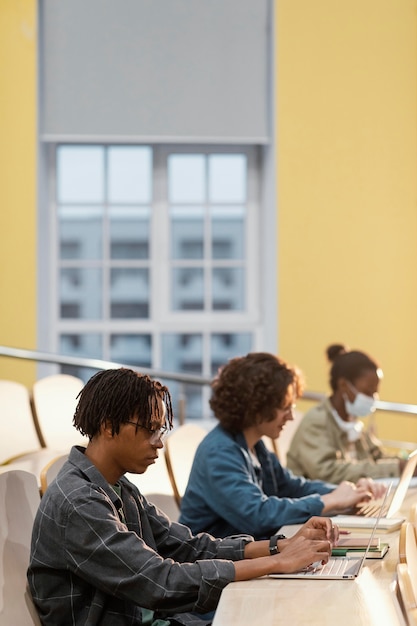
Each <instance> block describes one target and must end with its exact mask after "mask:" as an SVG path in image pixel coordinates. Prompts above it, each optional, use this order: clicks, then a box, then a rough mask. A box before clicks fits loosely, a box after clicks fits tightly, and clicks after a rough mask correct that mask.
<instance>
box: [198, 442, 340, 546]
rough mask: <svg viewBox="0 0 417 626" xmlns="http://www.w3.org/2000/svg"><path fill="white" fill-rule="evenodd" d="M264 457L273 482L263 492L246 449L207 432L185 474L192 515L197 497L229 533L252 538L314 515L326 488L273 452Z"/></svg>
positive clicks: (318, 508) (327, 486)
mask: <svg viewBox="0 0 417 626" xmlns="http://www.w3.org/2000/svg"><path fill="white" fill-rule="evenodd" d="M269 462H270V464H272V468H271V471H273V474H274V477H275V482H276V487H277V491H276V492H275V494H274V495H272V494H271V495H267V494H266V493H265V492H264V491H263V489H261V487H260V486H259V485H258V483H257V482H256V479H255V476H254V471H253V465H252V463H251V460H250V457H249V453H248V452H247V450H245V449H244V448H242V447H241V446H240V445H239V444H238V443H237V442H236V441H234V440H233V439H232V438H230V437H227V436H226V437H216V436H213V437H207V438H206V440H205V441H204V442H203V444H201V445H200V448H199V450H198V452H197V455H196V458H195V461H194V466H193V470H192V475H191V477H190V483H189V487H190V492H189V494H188V495H189V496H190V503H193V506H195V509H194V510H195V511H197V514H198V509H199V506H200V505H201V501H202V499H203V500H204V507H203V508H204V509H205V510H206V511H207V510H210V511H212V512H214V513H215V514H217V516H218V517H219V518H223V519H224V520H226V521H227V523H228V526H229V527H231V528H233V529H235V532H240V533H247V534H250V535H253V536H254V537H255V538H261V537H265V536H268V535H269V534H271V533H273V532H274V531H275V530H276V529H278V528H279V527H281V526H283V525H285V524H297V523H302V522H305V521H306V520H307V519H309V518H310V517H311V516H312V515H320V514H321V512H322V510H323V506H324V505H323V502H322V500H321V498H320V495H319V494H320V493H327V492H328V491H331V490H332V487H330V486H329V485H325V484H324V483H321V482H320V481H316V483H309V482H308V481H305V479H303V478H296V477H294V476H292V475H291V474H290V472H288V471H287V470H284V469H283V468H282V467H281V466H280V464H279V462H278V460H277V459H276V457H274V456H273V455H271V457H270V458H269ZM271 482H273V480H272V479H271ZM186 495H187V494H186Z"/></svg>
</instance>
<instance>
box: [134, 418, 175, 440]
mask: <svg viewBox="0 0 417 626" xmlns="http://www.w3.org/2000/svg"><path fill="white" fill-rule="evenodd" d="M124 423H125V424H132V425H133V426H136V428H142V429H143V430H146V431H147V432H148V433H149V435H150V437H149V441H150V442H151V443H157V442H158V441H164V439H165V438H166V436H167V434H168V433H169V428H168V426H167V425H166V424H164V426H161V428H155V429H154V428H148V427H147V426H142V424H138V422H132V421H130V420H128V421H127V422H124Z"/></svg>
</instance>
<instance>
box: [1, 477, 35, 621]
mask: <svg viewBox="0 0 417 626" xmlns="http://www.w3.org/2000/svg"><path fill="white" fill-rule="evenodd" d="M39 502H40V496H39V490H38V484H37V480H36V477H35V476H34V475H33V474H30V473H29V472H24V471H22V470H7V471H6V470H4V471H2V472H1V473H0V626H11V624H16V625H18V626H32V625H33V624H40V622H39V620H37V618H36V611H35V609H34V606H33V603H32V602H31V598H30V594H29V593H28V590H27V579H26V571H27V567H28V565H29V556H30V542H31V536H32V527H33V521H34V518H35V515H36V511H37V509H38V506H39Z"/></svg>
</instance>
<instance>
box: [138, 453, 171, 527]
mask: <svg viewBox="0 0 417 626" xmlns="http://www.w3.org/2000/svg"><path fill="white" fill-rule="evenodd" d="M126 478H128V479H129V480H130V481H131V482H132V483H134V484H135V485H136V487H137V488H138V489H139V491H140V492H141V493H142V494H143V495H144V496H146V498H147V499H148V500H149V501H150V502H152V504H155V505H156V506H157V507H158V508H159V509H161V511H163V512H164V513H165V514H166V515H167V516H168V517H169V518H170V520H172V521H173V522H176V521H177V520H178V518H179V515H180V512H179V508H178V505H177V502H176V500H175V497H174V491H173V489H172V485H171V481H170V478H169V475H168V470H167V466H166V463H165V459H164V450H163V449H161V450H159V458H158V459H157V461H156V463H154V464H153V465H150V466H149V467H148V469H147V470H146V472H144V473H143V474H131V473H130V472H127V473H126Z"/></svg>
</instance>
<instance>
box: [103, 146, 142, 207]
mask: <svg viewBox="0 0 417 626" xmlns="http://www.w3.org/2000/svg"><path fill="white" fill-rule="evenodd" d="M108 167H109V173H108V190H109V201H110V202H143V203H149V202H150V201H151V197H152V150H151V149H150V148H148V147H145V146H143V147H137V146H123V147H122V146H118V147H113V148H109V151H108Z"/></svg>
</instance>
